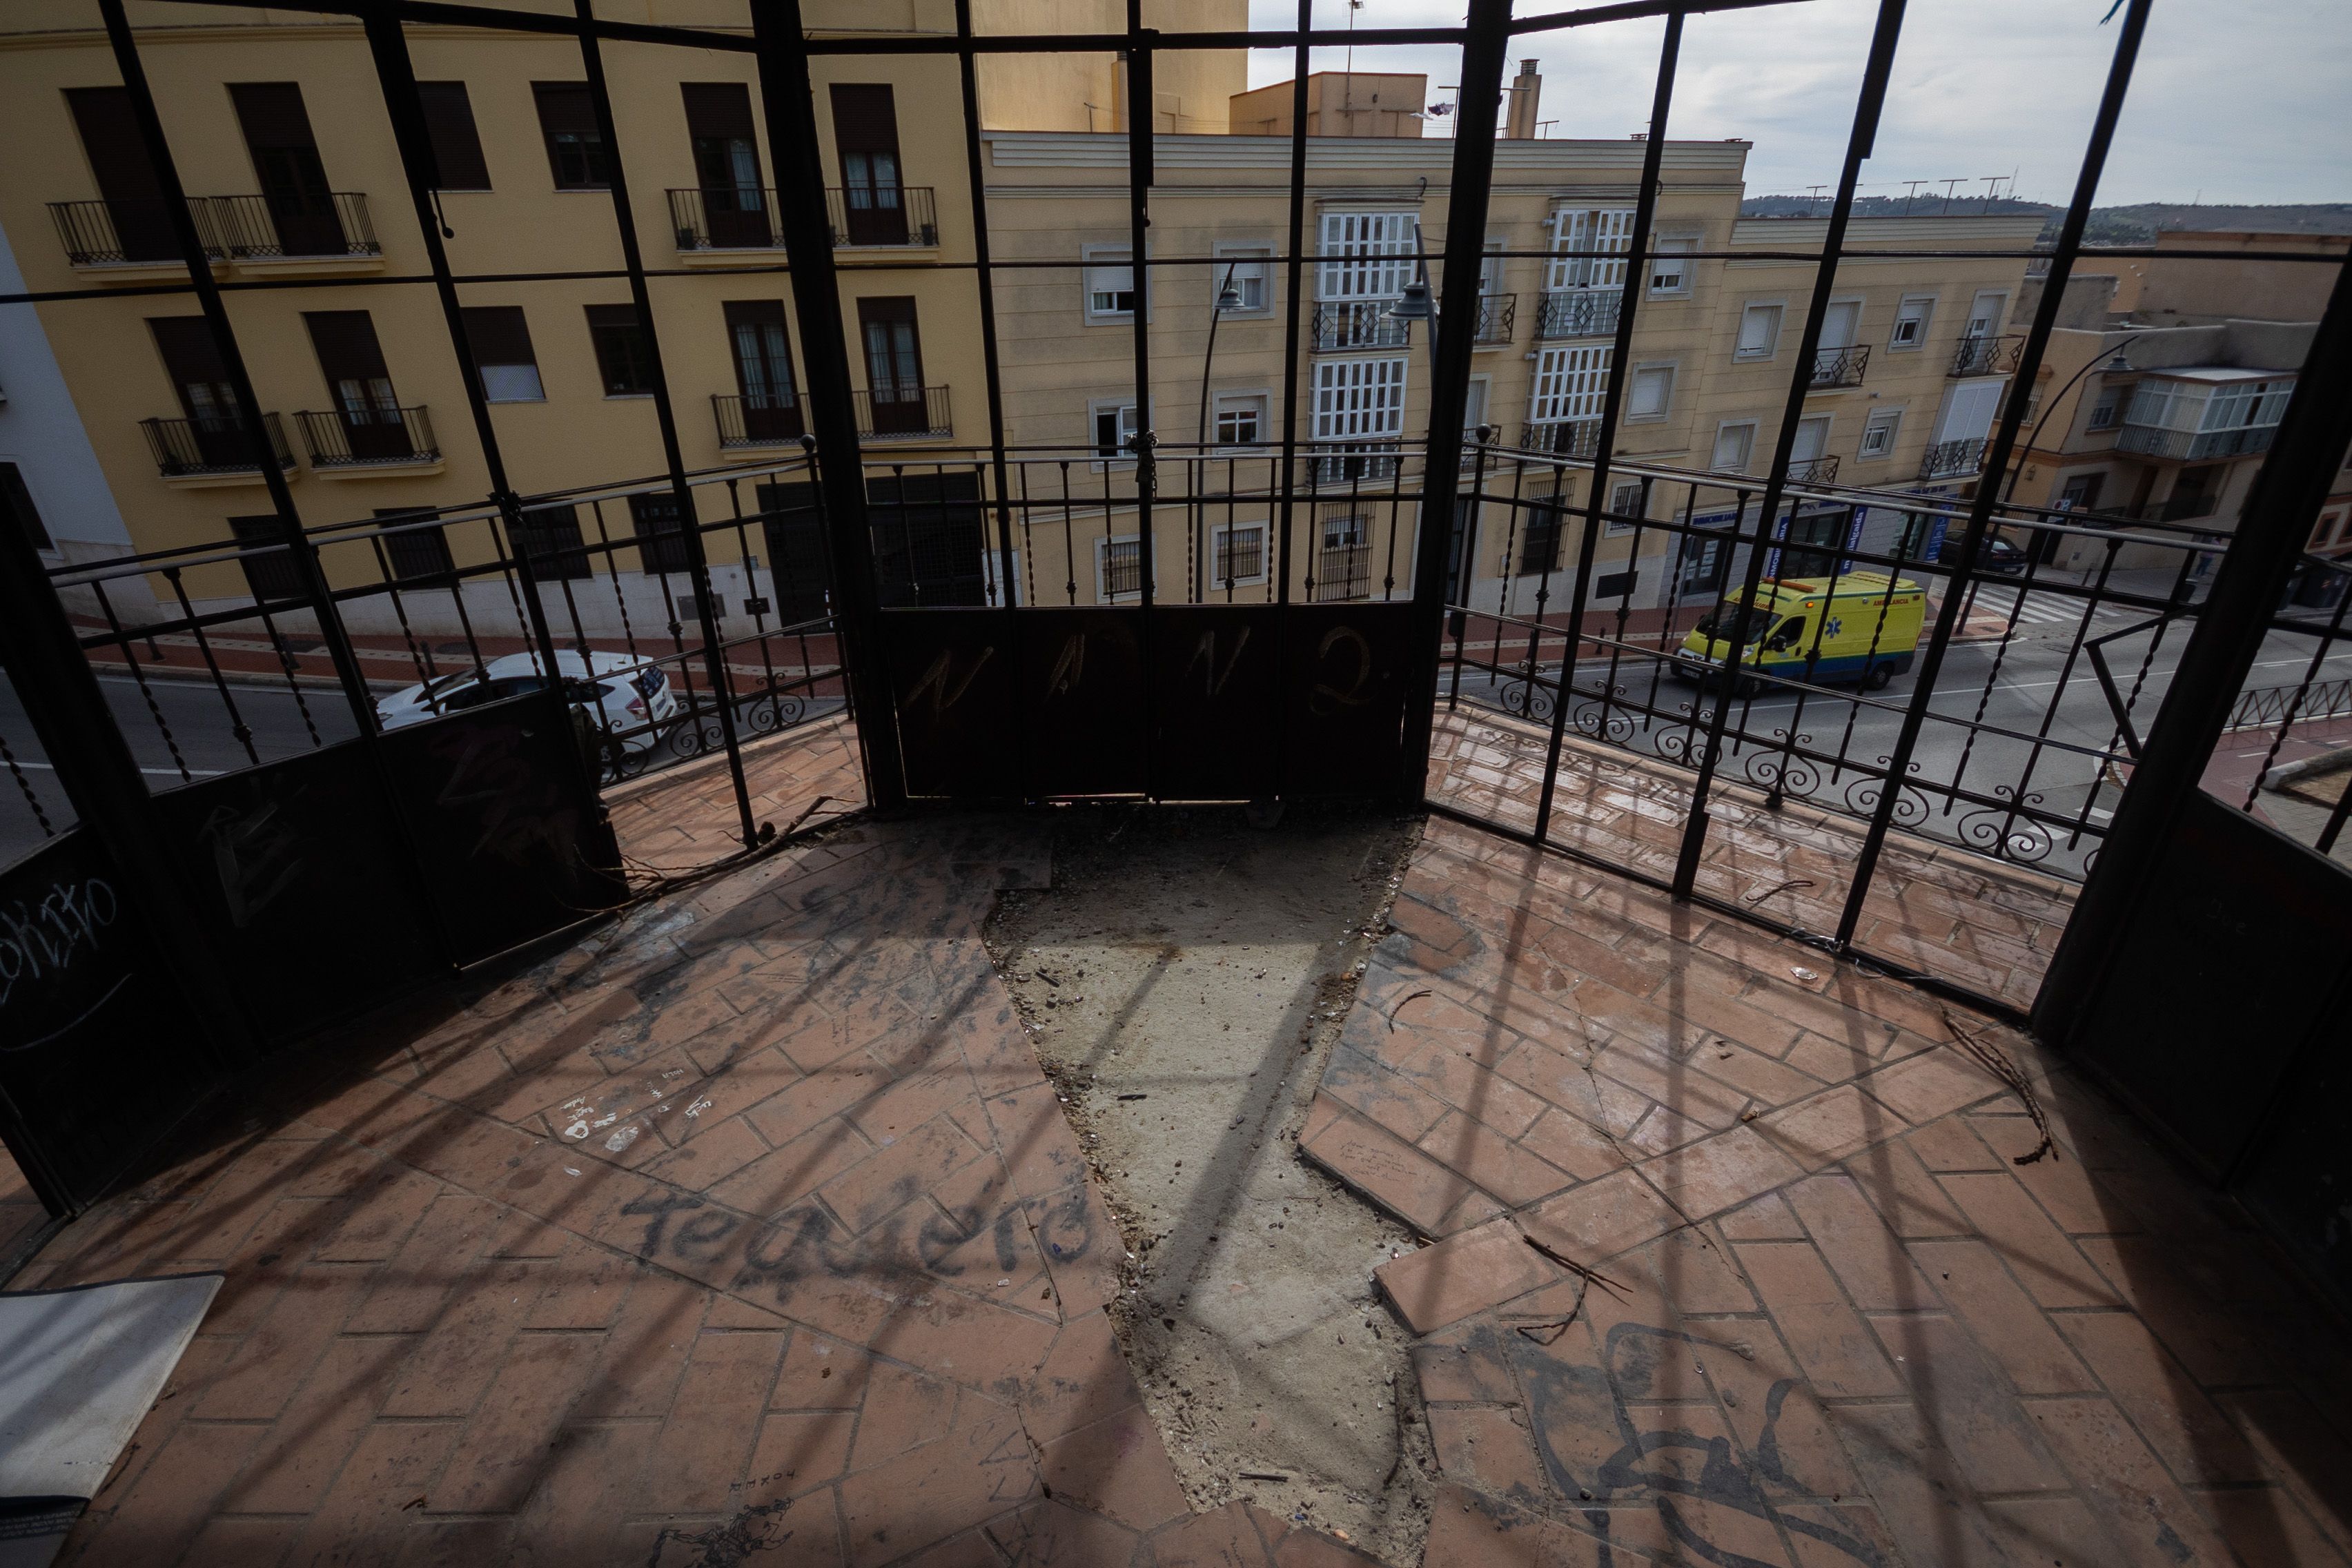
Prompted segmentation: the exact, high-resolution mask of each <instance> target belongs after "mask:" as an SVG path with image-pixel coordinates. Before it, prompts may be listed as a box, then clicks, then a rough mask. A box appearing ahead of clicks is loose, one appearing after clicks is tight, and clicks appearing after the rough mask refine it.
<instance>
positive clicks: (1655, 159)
mask: <svg viewBox="0 0 2352 1568" xmlns="http://www.w3.org/2000/svg"><path fill="white" fill-rule="evenodd" d="M1682 46H1683V15H1682V13H1681V12H1679V11H1676V12H1675V13H1674V14H1672V15H1671V16H1668V17H1667V18H1666V36H1665V39H1664V42H1663V43H1662V44H1661V45H1660V46H1659V48H1658V75H1657V82H1656V88H1655V90H1654V93H1653V95H1652V97H1651V100H1650V132H1649V140H1648V142H1646V143H1645V144H1644V145H1643V149H1642V188H1641V191H1640V193H1639V194H1638V195H1635V197H1634V198H1633V239H1632V243H1631V245H1630V246H1629V247H1627V248H1628V254H1627V256H1626V258H1625V281H1624V285H1623V287H1622V289H1620V290H1619V292H1618V299H1619V300H1620V301H1621V303H1620V305H1619V308H1618V311H1617V341H1616V342H1615V343H1614V344H1613V345H1612V347H1611V349H1610V353H1609V360H1610V363H1609V379H1608V380H1607V381H1606V382H1605V383H1603V384H1602V387H1601V440H1600V443H1599V445H1598V446H1597V447H1595V449H1594V451H1593V454H1592V473H1591V485H1592V489H1591V493H1590V494H1588V495H1587V496H1586V497H1585V498H1584V537H1583V539H1582V540H1580V542H1578V546H1577V561H1576V581H1575V583H1574V584H1572V585H1571V586H1570V590H1569V602H1568V648H1567V651H1566V652H1564V653H1563V654H1562V655H1561V656H1560V666H1559V699H1558V700H1557V701H1555V702H1554V703H1553V704H1552V714H1551V738H1550V740H1549V742H1548V744H1547V745H1546V748H1545V751H1544V771H1543V788H1542V790H1541V792H1540V793H1539V794H1538V795H1537V797H1536V837H1538V838H1541V837H1543V836H1544V835H1545V834H1546V833H1547V832H1549V830H1550V827H1551V803H1552V795H1553V794H1554V792H1555V791H1556V789H1557V788H1558V786H1559V748H1560V743H1561V742H1562V741H1563V740H1564V739H1565V738H1566V736H1567V733H1568V707H1569V698H1570V695H1571V694H1572V692H1573V691H1574V689H1575V686H1576V648H1577V645H1578V644H1579V643H1580V642H1581V641H1583V639H1584V607H1585V605H1586V603H1587V602H1588V600H1589V599H1590V597H1591V584H1592V561H1593V555H1594V552H1596V551H1597V550H1598V549H1599V542H1600V537H1601V523H1600V518H1601V510H1602V509H1603V505H1604V503H1605V502H1606V500H1607V499H1608V490H1609V458H1610V456H1611V454H1612V452H1613V451H1614V449H1615V447H1616V437H1615V431H1616V429H1617V418H1618V414H1619V411H1620V410H1621V409H1622V408H1623V406H1624V397H1625V393H1624V388H1625V379H1626V377H1627V376H1628V375H1629V374H1632V371H1633V363H1632V361H1633V315H1634V311H1635V310H1637V309H1638V308H1639V305H1640V300H1641V298H1642V293H1643V289H1644V288H1645V287H1646V286H1647V284H1648V282H1649V277H1650V226H1651V225H1652V223H1654V221H1655V220H1656V217H1657V212H1658V179H1659V173H1660V171H1661V169H1662V168H1663V167H1664V159H1665V152H1666V114H1667V111H1668V110H1670V109H1672V108H1673V106H1674V100H1675V68H1676V66H1677V65H1678V64H1679V63H1680V61H1681V58H1682ZM1648 493H1649V492H1648V490H1647V489H1646V488H1645V489H1643V495H1645V496H1646V495H1647V494H1648ZM1635 542H1637V543H1638V542H1639V539H1638V536H1637V538H1636V541H1635ZM1638 560H1639V555H1638V552H1636V553H1635V554H1634V555H1633V556H1631V557H1629V558H1628V560H1627V566H1628V569H1629V570H1630V569H1631V568H1632V567H1633V565H1634V563H1636V562H1637V561H1638ZM1536 618H1537V619H1538V620H1541V619H1542V618H1543V617H1542V616H1540V615H1538V616H1537V617H1536ZM1612 679H1613V676H1612ZM1534 682H1535V672H1534V671H1532V670H1530V671H1529V672H1528V691H1529V693H1530V694H1532V693H1533V691H1534V689H1535V685H1534ZM1608 700H1609V698H1608V692H1607V690H1606V689H1605V688H1604V689H1603V690H1602V693H1601V704H1602V711H1603V712H1604V713H1606V711H1607V704H1608Z"/></svg>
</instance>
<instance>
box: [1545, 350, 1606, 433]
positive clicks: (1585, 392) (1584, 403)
mask: <svg viewBox="0 0 2352 1568" xmlns="http://www.w3.org/2000/svg"><path fill="white" fill-rule="evenodd" d="M1614 353H1616V346H1615V345H1614V344H1612V343H1599V344H1591V345H1581V344H1562V345H1560V346H1559V347H1557V348H1547V349H1541V350H1538V352H1537V354H1536V369H1535V374H1534V375H1533V376H1531V377H1529V378H1528V379H1529V385H1528V424H1530V425H1576V424H1581V423H1583V422H1584V421H1586V420H1588V419H1598V418H1600V417H1601V399H1602V397H1603V396H1604V395H1606V394H1607V392H1608V390H1609V361H1610V358H1611V356H1612V355H1613V354H1614Z"/></svg>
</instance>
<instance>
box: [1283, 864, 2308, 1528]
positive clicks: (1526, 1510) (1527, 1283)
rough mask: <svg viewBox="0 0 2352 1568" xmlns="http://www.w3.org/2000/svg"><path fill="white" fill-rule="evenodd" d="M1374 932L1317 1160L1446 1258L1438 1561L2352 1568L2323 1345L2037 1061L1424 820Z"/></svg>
mask: <svg viewBox="0 0 2352 1568" xmlns="http://www.w3.org/2000/svg"><path fill="white" fill-rule="evenodd" d="M1391 919H1392V922H1393V925H1394V927H1395V930H1394V931H1393V932H1392V933H1391V935H1390V936H1389V937H1388V939H1387V940H1386V942H1384V943H1383V944H1382V946H1381V949H1380V951H1379V953H1378V955H1377V957H1376V960H1375V962H1374V963H1373V966H1372V968H1371V969H1370V973H1368V974H1367V976H1366V979H1365V983H1364V984H1363V986H1362V989H1361V991H1360V994H1359V996H1358V1000H1357V1002H1356V1005H1355V1007H1354V1009H1353V1010H1352V1012H1351V1014H1350V1016H1349V1019H1348V1021H1347V1026H1346V1032H1345V1034H1344V1036H1343V1037H1342V1040H1341V1042H1340V1046H1339V1049H1338V1050H1337V1051H1336V1052H1335V1054H1334V1056H1333V1058H1332V1060H1331V1063H1330V1066H1329V1068H1328V1071H1327V1073H1326V1075H1325V1078H1324V1080H1323V1085H1322V1090H1321V1093H1320V1094H1319V1095H1318V1100H1317V1102H1316V1106H1315V1110H1314V1111H1313V1113H1312V1114H1311V1115H1310V1118H1309V1121H1308V1124H1307V1132H1306V1135H1305V1142H1306V1147H1307V1152H1308V1154H1309V1156H1310V1157H1312V1158H1314V1159H1316V1160H1317V1161H1318V1163H1322V1164H1324V1165H1325V1166H1326V1167H1327V1168H1328V1169H1329V1170H1331V1171H1332V1172H1333V1173H1336V1174H1338V1175H1339V1176H1340V1177H1341V1178H1342V1179H1343V1180H1345V1181H1347V1182H1349V1184H1351V1185H1353V1186H1354V1187H1355V1188H1357V1189H1358V1190H1359V1191H1360V1192H1361V1193H1363V1194H1367V1195H1368V1196H1370V1198H1371V1199H1372V1200H1373V1201H1375V1202H1377V1203H1379V1204H1380V1205H1381V1206H1383V1207H1384V1208H1387V1209H1389V1210H1390V1211H1391V1212H1392V1213H1394V1214H1396V1215H1399V1216H1400V1217H1402V1219H1404V1220H1405V1221H1406V1223H1408V1224H1410V1225H1412V1226H1416V1227H1418V1228H1420V1229H1421V1230H1422V1231H1423V1233H1424V1234H1426V1235H1428V1236H1430V1237H1442V1238H1443V1239H1440V1240H1437V1241H1436V1242H1435V1244H1434V1245H1433V1246H1429V1247H1424V1248H1423V1249H1422V1250H1420V1251H1418V1252H1415V1253H1412V1254H1409V1255H1407V1256H1406V1257H1404V1258H1400V1259H1398V1260H1396V1261H1395V1262H1392V1263H1390V1264H1388V1265H1385V1266H1384V1267H1383V1268H1382V1269H1381V1283H1382V1285H1383V1287H1384V1289H1385V1290H1386V1292H1387V1294H1388V1295H1389V1297H1390V1299H1391V1301H1392V1302H1393V1303H1394V1305H1395V1306H1396V1308H1397V1310H1398V1311H1399V1312H1400V1314H1401V1315H1402V1317H1403V1318H1404V1319H1405V1320H1406V1321H1407V1322H1408V1323H1409V1325H1410V1326H1411V1327H1412V1329H1413V1331H1415V1332H1416V1333H1417V1334H1419V1335H1420V1336H1421V1337H1420V1339H1419V1341H1418V1343H1417V1346H1416V1350H1415V1364H1416V1367H1417V1369H1418V1371H1419V1374H1420V1381H1421V1392H1422V1394H1423V1397H1424V1399H1425V1400H1426V1401H1427V1407H1428V1413H1429V1422H1430V1430H1431V1436H1433V1439H1434V1441H1435V1447H1436V1451H1437V1455H1438V1459H1439V1463H1440V1466H1441V1468H1442V1471H1443V1479H1444V1483H1445V1488H1446V1489H1445V1490H1444V1493H1443V1494H1442V1497H1441V1501H1440V1504H1439V1507H1438V1509H1437V1512H1436V1516H1435V1521H1434V1525H1433V1533H1432V1536H1431V1540H1430V1545H1429V1549H1428V1555H1427V1557H1426V1559H1425V1561H1426V1562H1427V1563H1430V1564H1432V1565H1436V1564H1449V1565H1450V1564H1454V1563H1465V1564H1471V1563H1477V1564H1484V1563H1511V1564H1522V1563H1524V1564H1538V1563H1539V1564H1546V1565H1550V1564H1570V1563H1575V1564H1584V1563H1628V1562H1648V1561H1652V1560H1660V1561H1667V1560H1671V1561H1678V1562H1701V1561H1704V1562H1708V1563H1740V1564H1751V1563H1778V1564H1788V1565H1790V1568H1811V1565H1814V1564H1838V1563H1862V1564H1872V1565H1877V1564H1888V1563H1910V1564H1918V1565H1928V1564H1933V1565H1938V1568H1940V1565H1943V1564H1960V1563H2010V1564H2014V1565H2015V1568H2032V1565H2034V1564H2037V1563H2040V1564H2063V1565H2065V1568H2074V1565H2076V1564H2095V1563H2115V1564H2139V1563H2147V1564H2151V1565H2156V1564H2164V1565H2170V1568H2178V1565H2180V1564H2189V1563H2212V1564H2224V1563H2243V1564H2246V1565H2248V1568H2252V1565H2254V1564H2267V1563H2344V1562H2345V1561H2346V1560H2347V1559H2346V1553H2347V1551H2348V1550H2352V1447H2347V1440H2352V1414H2347V1412H2352V1401H2347V1395H2352V1354H2347V1338H2346V1335H2345V1333H2344V1329H2343V1325H2342V1324H2341V1322H2340V1321H2337V1320H2336V1319H2335V1318H2334V1317H2332V1316H2331V1315H2330V1314H2329V1313H2328V1312H2327V1311H2326V1310H2324V1309H2322V1308H2319V1307H2317V1306H2315V1305H2314V1304H2313V1303H2311V1302H2310V1301H2309V1300H2306V1298H2305V1296H2304V1295H2303V1293H2302V1291H2301V1289H2299V1287H2298V1286H2296V1285H2295V1284H2294V1283H2293V1282H2292V1281H2290V1280H2289V1279H2287V1278H2285V1277H2284V1275H2283V1274H2282V1272H2281V1271H2280V1270H2278V1269H2277V1268H2274V1267H2273V1263H2272V1261H2271V1260H2270V1258H2269V1256H2268V1255H2267V1253H2266V1252H2265V1249H2264V1248H2263V1246H2262V1245H2260V1244H2259V1242H2258V1241H2257V1240H2256V1239H2255V1238H2254V1237H2252V1236H2251V1235H2250V1234H2249V1233H2247V1232H2246V1231H2244V1230H2243V1229H2242V1227H2241V1221H2240V1220H2239V1218H2238V1217H2237V1215H2235V1213H2234V1211H2233V1210H2232V1209H2231V1207H2230V1206H2229V1205H2227V1204H2226V1203H2223V1202H2221V1201H2220V1200H2218V1199H2216V1198H2214V1197H2213V1196H2211V1195H2210V1194H2208V1193H2207V1192H2206V1191H2204V1190H2203V1189H2201V1188H2200V1187H2199V1186H2196V1185H2194V1184H2191V1183H2190V1182H2189V1180H2187V1179H2186V1178H2184V1177H2183V1176H2182V1175H2180V1174H2179V1173H2177V1172H2176V1171H2175V1169H2174V1168H2173V1166H2172V1165H2171V1164H2170V1163H2169V1162H2168V1161H2167V1160H2166V1159H2164V1158H2162V1157H2161V1156H2159V1155H2158V1154H2156V1153H2155V1152H2152V1151H2151V1150H2150V1149H2149V1147H2148V1146H2147V1142H2146V1141H2145V1139H2144V1138H2143V1136H2142V1135H2141V1134H2140V1133H2139V1131H2137V1128H2135V1127H2134V1126H2133V1125H2131V1124H2130V1123H2129V1122H2128V1121H2127V1120H2126V1119H2125V1118H2124V1117H2123V1116H2122V1115H2121V1114H2120V1113H2119V1112H2116V1111H2115V1110H2111V1109H2110V1108H2109V1107H2108V1106H2107V1104H2106V1103H2105V1101H2104V1100H2102V1099H2101V1097H2100V1096H2098V1095H2097V1094H2095V1092H2093V1091H2091V1090H2090V1089H2087V1088H2085V1087H2084V1086H2083V1085H2082V1084H2081V1083H2080V1082H2079V1081H2077V1080H2076V1079H2074V1078H2073V1077H2072V1076H2070V1075H2069V1074H2068V1073H2066V1072H2065V1071H2064V1070H2063V1068H2060V1067H2059V1066H2057V1065H2056V1064H2054V1063H2053V1062H2052V1061H2051V1060H2049V1059H2047V1058H2044V1057H2043V1056H2042V1054H2041V1053H2039V1052H2038V1051H2037V1050H2036V1049H2035V1048H2034V1047H2033V1046H2032V1043H2031V1042H2030V1041H2027V1040H2025V1039H2024V1038H2022V1037H2018V1036H2015V1035H2013V1034H2010V1033H2008V1032H2006V1031H2002V1030H2000V1029H1998V1028H1996V1027H1994V1026H1991V1025H1990V1024H1989V1023H1987V1022H1985V1021H1983V1020H1981V1019H1978V1018H1974V1017H1971V1016H1966V1015H1954V1016H1953V1020H1952V1021H1948V1020H1947V1017H1946V1016H1945V1015H1944V1013H1943V1012H1942V1010H1941V1009H1939V1008H1938V1007H1937V1005H1935V1004H1934V1003H1933V1002H1932V1001H1931V1000H1929V999H1928V998H1926V997H1924V996H1923V995H1921V994H1919V993H1917V992H1916V991H1914V990H1912V989H1910V988H1908V987H1906V986H1904V985H1901V984H1896V983H1895V982H1893V981H1891V980H1885V979H1877V978H1866V977H1864V976H1862V975H1860V974H1858V973H1856V972H1855V971H1854V970H1853V967H1852V966H1851V965H1832V964H1830V963H1826V962H1825V961H1823V960H1822V958H1821V956H1820V955H1819V954H1818V953H1815V952H1811V951H1810V950H1808V949H1806V948H1804V947H1801V946H1800V945H1798V944H1796V943H1794V942H1780V941H1778V940H1774V939H1771V938H1769V937H1766V936H1763V935H1761V934H1759V933H1758V932H1757V931H1755V930H1754V928H1752V927H1747V926H1744V925H1743V924H1740V923H1738V922H1734V921H1723V920H1718V919H1715V918H1710V917H1708V916H1706V915H1705V914H1703V913H1699V912H1696V911H1694V910H1687V909H1677V908H1675V906H1673V905H1672V904H1671V903H1669V902H1668V901H1667V900H1664V898H1662V897H1657V896H1654V895H1652V894H1650V893H1648V892H1646V891H1644V890H1642V889H1638V888H1635V887H1633V886H1632V885H1631V884H1629V883H1627V882H1625V881H1624V880H1623V879H1618V878H1613V877H1611V876H1608V875H1606V874H1603V873H1600V872H1595V871H1591V870H1588V869H1586V868H1582V867H1580V866H1578V865H1576V864H1574V863H1573V862H1570V861H1569V860H1567V859H1565V858H1562V857H1559V856H1558V855H1552V854H1547V853H1544V852H1542V851H1538V850H1536V849H1533V848H1529V847H1521V846H1517V845H1513V844H1510V843H1508V842H1506V841H1503V840H1499V839H1496V837H1493V836H1491V835H1488V834H1485V833H1482V832H1479V831H1477V830H1475V829H1471V828H1466V827H1462V826H1455V825H1453V824H1451V823H1447V822H1444V821H1433V822H1432V824H1431V826H1430V827H1429V829H1428V832H1427V834H1426V836H1425V837H1424V839H1423V843H1422V845H1421V847H1419V849H1418V850H1417V851H1416V854H1415V858H1414V859H1413V862H1412V868H1411V869H1410V871H1409V872H1408V874H1407V876H1406V878H1405V880H1404V883H1403V888H1402V894H1401V897H1400V899H1399V901H1398V903H1397V905H1396V909H1395V912H1394V914H1393V916H1392V917H1391ZM1953 1022H1957V1023H1958V1026H1959V1027H1961V1028H1963V1029H1966V1030H1968V1031H1969V1032H1970V1033H1971V1034H1973V1035H1975V1036H1977V1037H1979V1038H1983V1039H1987V1040H1990V1041H1993V1042H1995V1043H1997V1044H1998V1046H1999V1047H2000V1049H2001V1050H2002V1051H2004V1052H2005V1053H2006V1054H2007V1057H2008V1058H2009V1059H2010V1060H2011V1062H2012V1063H2013V1064H2014V1065H2015V1067H2016V1068H2018V1069H2019V1070H2020V1071H2021V1074H2022V1075H2023V1078H2024V1079H2025V1081H2026V1082H2027V1083H2028V1084H2029V1085H2030V1086H2031V1087H2032V1090H2033V1092H2034V1094H2035V1096H2036V1098H2037V1100H2038V1101H2039V1103H2040V1104H2041V1106H2042V1108H2043V1110H2045V1111H2046V1113H2047V1115H2048V1118H2049V1121H2050V1125H2051V1127H2052V1130H2053V1132H2054V1133H2055V1135H2056V1139H2057V1143H2058V1152H2057V1154H2056V1156H2055V1157H2053V1158H2044V1159H2042V1160H2040V1161H2037V1162H2035V1163H2030V1164H2023V1165H2021V1164H2017V1163H2014V1157H2015V1156H2017V1155H2021V1154H2024V1153H2027V1152H2030V1151H2031V1150H2032V1148H2033V1146H2034V1144H2035V1142H2037V1137H2038V1134H2037V1133H2036V1131H2035V1130H2034V1127H2033V1124H2032V1121H2030V1120H2029V1118H2028V1116H2027V1115H2026V1114H2025V1107H2024V1105H2023V1104H2022V1103H2021V1100H2020V1099H2019V1098H2018V1097H2017V1096H2016V1095H2015V1094H2014V1093H2012V1092H2011V1089H2009V1088H2008V1087H2006V1086H2005V1085H2004V1083H2003V1082H2002V1081H2001V1080H2000V1079H1997V1078H1995V1077H1994V1076H1991V1075H1990V1074H1989V1073H1987V1072H1986V1071H1984V1070H1983V1069H1982V1068H1979V1066H1977V1065H1976V1064H1975V1063H1974V1062H1973V1061H1971V1060H1970V1059H1969V1057H1967V1056H1966V1055H1964V1054H1963V1053H1962V1052H1961V1051H1960V1050H1959V1049H1958V1048H1957V1047H1955V1046H1954V1045H1953V1044H1952V1043H1951V1042H1952V1026H1953ZM1531 1243H1539V1244H1541V1245H1540V1247H1538V1246H1536V1245H1531ZM1555 1259H1566V1260H1568V1261H1570V1262H1572V1263H1574V1264H1576V1265H1578V1266H1580V1268H1588V1269H1591V1270H1593V1271H1595V1272H1597V1273H1598V1274H1599V1275H1601V1276H1603V1277H1605V1282H1603V1281H1599V1280H1591V1279H1585V1278H1582V1277H1580V1275H1579V1274H1577V1273H1576V1272H1574V1271H1572V1270H1571V1269H1570V1268H1564V1267H1561V1266H1560V1264H1559V1262H1558V1261H1555Z"/></svg>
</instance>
